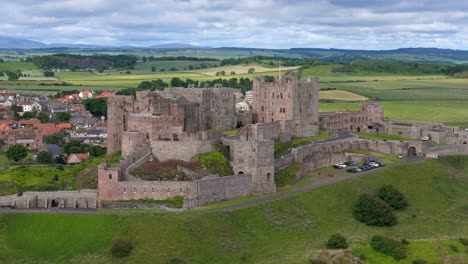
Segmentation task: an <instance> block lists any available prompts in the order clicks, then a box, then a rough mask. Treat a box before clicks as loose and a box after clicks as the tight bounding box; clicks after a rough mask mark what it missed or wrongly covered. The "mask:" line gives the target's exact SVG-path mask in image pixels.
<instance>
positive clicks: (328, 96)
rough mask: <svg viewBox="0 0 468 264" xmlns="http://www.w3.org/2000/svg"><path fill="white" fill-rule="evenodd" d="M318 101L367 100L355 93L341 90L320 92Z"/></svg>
mask: <svg viewBox="0 0 468 264" xmlns="http://www.w3.org/2000/svg"><path fill="white" fill-rule="evenodd" d="M319 98H320V100H337V101H363V100H367V99H368V98H367V97H365V96H361V95H358V94H355V93H351V92H348V91H341V90H331V91H320V94H319Z"/></svg>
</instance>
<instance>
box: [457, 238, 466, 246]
mask: <svg viewBox="0 0 468 264" xmlns="http://www.w3.org/2000/svg"><path fill="white" fill-rule="evenodd" d="M458 241H460V243H462V245H464V246H468V239H467V238H462V237H460V238H459V239H458Z"/></svg>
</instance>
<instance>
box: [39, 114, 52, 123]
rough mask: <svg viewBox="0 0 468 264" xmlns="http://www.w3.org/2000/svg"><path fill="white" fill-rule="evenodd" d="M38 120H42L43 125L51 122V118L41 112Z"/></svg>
mask: <svg viewBox="0 0 468 264" xmlns="http://www.w3.org/2000/svg"><path fill="white" fill-rule="evenodd" d="M37 119H39V120H41V123H43V124H44V123H48V122H49V116H48V115H47V114H46V113H44V112H40V113H39V114H38V115H37Z"/></svg>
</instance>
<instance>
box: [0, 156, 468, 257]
mask: <svg viewBox="0 0 468 264" xmlns="http://www.w3.org/2000/svg"><path fill="white" fill-rule="evenodd" d="M466 164H468V158H467V157H462V156H454V157H446V158H442V159H438V160H427V161H425V162H424V163H417V164H410V165H398V166H395V167H393V168H391V169H388V170H383V171H377V172H375V173H372V174H369V175H363V176H361V177H359V178H354V179H351V180H348V181H345V182H341V183H337V184H333V185H329V186H326V187H322V188H319V189H315V190H312V191H309V192H305V193H302V194H298V195H294V196H291V197H289V198H285V199H281V200H277V201H273V202H268V203H265V204H259V205H254V206H251V207H248V208H244V209H239V210H236V211H232V212H225V213H222V212H203V211H196V212H191V211H189V212H185V213H179V214H175V213H165V212H153V213H149V212H148V213H133V214H115V215H66V214H62V215H54V214H44V215H43V214H37V215H27V214H10V215H8V214H6V215H5V214H3V215H0V232H1V235H0V259H2V261H3V262H4V263H17V262H21V263H37V262H52V263H168V262H169V261H172V262H170V263H178V262H175V261H176V260H177V259H179V260H181V259H182V260H183V259H187V260H188V261H190V263H307V262H308V261H309V259H313V258H315V256H316V255H317V254H319V252H320V250H321V249H323V248H324V243H325V241H326V240H327V239H328V237H329V236H330V235H331V234H334V233H341V234H343V235H344V236H346V237H347V238H348V240H349V241H350V243H351V246H352V247H354V248H355V249H353V251H355V252H359V254H364V255H366V257H368V258H369V259H379V258H380V259H385V260H386V261H387V260H388V262H382V263H412V261H413V260H414V259H416V258H421V257H423V258H424V259H426V260H427V261H429V262H430V263H442V259H443V258H448V257H450V258H452V257H453V258H461V261H465V262H466V260H467V255H466V254H460V253H454V252H451V251H445V250H441V251H435V252H433V253H431V254H428V255H425V254H424V253H425V252H428V251H431V249H433V248H434V247H433V246H431V245H426V244H424V243H422V242H418V241H428V243H432V242H431V241H434V245H435V246H437V245H438V243H441V245H442V246H443V248H446V247H448V245H449V244H452V243H457V242H456V241H455V240H456V239H458V238H459V237H467V236H468V223H467V219H468V210H467V204H466V201H467V199H468V196H467V194H468V178H467V176H466V175H468V174H467V172H468V167H467V165H466ZM448 170H449V171H451V173H450V175H448V174H447V171H448ZM382 184H393V185H395V186H396V187H397V188H398V189H399V190H400V191H401V192H402V193H403V194H404V195H405V196H406V197H407V200H408V202H409V204H410V205H409V208H408V209H406V210H405V211H403V212H398V213H397V218H398V224H397V225H396V226H393V227H370V226H366V225H364V224H362V223H359V222H357V221H356V220H354V219H353V217H352V216H351V207H352V204H353V202H354V201H355V200H356V199H357V197H358V195H359V194H360V193H362V192H367V191H373V190H375V189H377V188H378V187H380V186H381V185H382ZM317 201H320V202H317ZM375 234H379V235H385V236H390V237H393V238H395V239H397V240H401V239H408V240H409V241H410V245H409V256H408V258H407V259H405V260H404V261H402V262H396V261H393V260H392V259H389V258H384V257H382V256H381V255H380V254H378V253H376V252H374V251H373V250H371V249H370V248H368V246H366V244H367V243H368V242H369V239H370V237H372V236H373V235H375ZM119 238H125V239H129V240H130V241H131V242H132V243H133V245H134V249H133V251H132V254H131V256H130V257H127V258H124V259H121V260H119V259H115V258H113V257H112V256H111V254H110V252H109V250H110V247H111V240H112V239H119ZM456 245H457V246H458V248H459V249H460V252H464V250H465V248H466V247H463V245H461V244H459V243H458V244H456ZM458 263H463V262H458Z"/></svg>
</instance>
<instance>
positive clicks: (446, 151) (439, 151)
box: [426, 144, 468, 159]
mask: <svg viewBox="0 0 468 264" xmlns="http://www.w3.org/2000/svg"><path fill="white" fill-rule="evenodd" d="M450 155H468V145H466V144H463V145H453V146H444V147H432V148H429V149H427V150H426V157H428V158H434V159H437V158H438V157H442V156H450Z"/></svg>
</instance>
